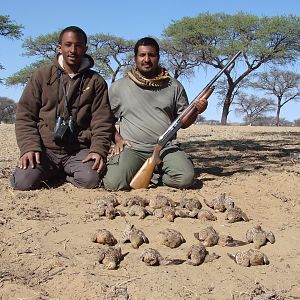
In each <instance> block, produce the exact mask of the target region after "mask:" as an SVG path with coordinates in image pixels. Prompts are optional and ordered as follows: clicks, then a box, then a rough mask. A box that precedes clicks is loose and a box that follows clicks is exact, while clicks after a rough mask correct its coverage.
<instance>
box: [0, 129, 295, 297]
mask: <svg viewBox="0 0 300 300" xmlns="http://www.w3.org/2000/svg"><path fill="white" fill-rule="evenodd" d="M0 138H1V141H2V145H1V149H0V184H1V187H0V193H1V195H0V265H1V268H0V299H2V300H6V299H43V300H50V299H52V300H53V299H162V298H164V299H172V300H175V299H235V300H245V299H253V300H258V299H260V300H263V299H264V300H266V299H277V300H279V299H300V290H299V287H300V279H299V278H300V258H299V257H300V256H299V254H300V250H299V236H300V235H299V233H300V232H299V227H300V225H299V224H300V222H299V215H300V209H299V207H300V205H299V204H300V158H297V155H293V153H300V128H273V127H270V128H269V127H268V128H266V127H239V126H228V127H223V126H199V125H198V126H192V127H191V128H189V129H186V130H180V131H179V140H180V141H181V142H182V145H183V147H184V149H185V150H186V152H187V153H188V154H189V155H191V156H192V158H193V161H194V163H195V168H196V173H197V180H196V182H195V185H194V187H193V188H192V189H189V190H177V189H172V188H167V187H158V188H151V189H147V190H134V191H131V192H116V193H110V192H107V191H105V190H104V189H95V190H83V189H77V188H75V187H73V186H72V185H70V184H62V185H59V184H57V185H56V186H55V187H53V186H47V185H45V187H44V188H42V189H41V190H38V191H28V192H20V191H14V190H12V189H11V187H10V184H9V175H10V174H11V172H12V171H13V169H14V167H15V165H16V161H17V158H18V153H19V152H18V149H17V145H16V141H15V136H14V127H13V126H12V125H0ZM221 193H226V195H228V196H230V197H231V198H232V199H233V201H234V203H235V205H236V206H238V207H240V208H241V209H242V210H243V211H244V212H245V213H246V215H247V216H248V218H249V221H248V222H245V221H239V222H234V223H229V222H227V220H226V219H225V216H226V211H225V212H220V211H215V210H213V209H212V208H210V207H208V206H207V205H206V204H205V202H204V199H206V200H207V201H208V202H209V201H211V200H212V199H213V198H215V197H218V196H219V195H220V194H221ZM112 196H113V197H114V198H115V199H117V201H118V202H119V203H121V204H119V205H117V206H116V208H117V209H118V210H121V211H122V212H124V214H125V217H124V216H122V214H117V215H116V216H115V217H114V218H108V217H107V216H105V215H101V214H100V213H99V203H100V202H101V200H103V199H107V197H112ZM158 196H159V197H161V196H166V197H168V198H170V199H171V200H172V202H175V203H178V204H180V202H181V201H182V199H183V198H193V199H198V200H199V201H200V203H201V205H202V208H201V209H205V210H208V211H210V212H212V213H213V214H214V215H215V216H216V217H217V220H203V219H198V218H194V217H193V218H192V217H185V218H183V217H180V216H176V217H175V218H174V219H173V222H172V221H170V219H168V218H165V217H157V216H155V215H151V214H148V213H147V214H145V216H144V217H143V218H140V217H139V215H134V214H133V215H129V214H128V211H129V207H128V205H127V204H128V202H129V200H130V199H131V200H132V199H133V198H136V199H140V198H139V197H142V198H143V199H144V200H145V199H147V200H149V201H151V200H152V201H153V200H155V199H157V197H158ZM127 200H128V201H127ZM147 200H146V203H147ZM170 207H171V206H170ZM172 209H173V207H172ZM175 209H176V207H175ZM201 209H200V210H201ZM126 221H127V222H130V224H133V225H134V226H135V227H136V228H138V229H139V230H142V231H143V233H144V234H145V236H146V237H147V238H148V240H149V243H143V244H141V245H140V246H139V247H138V248H136V249H135V248H133V247H132V245H131V243H122V244H121V251H122V255H123V257H122V259H121V260H120V262H118V267H117V268H116V269H115V270H110V269H107V268H105V265H104V264H100V263H99V253H100V250H99V249H100V248H101V249H102V247H104V245H101V244H99V243H95V242H93V241H92V240H91V236H93V234H95V232H97V230H100V229H107V230H109V231H110V232H111V233H112V234H113V236H114V237H115V238H116V239H117V240H120V238H121V236H122V233H123V232H124V229H125V227H126V224H127V223H126ZM256 225H261V227H262V228H263V229H264V230H266V231H271V232H272V233H273V234H274V236H275V243H274V244H272V243H266V244H265V245H263V246H262V247H261V248H260V249H259V250H260V251H261V252H263V253H264V254H265V255H266V256H267V257H268V260H269V264H268V265H258V266H251V267H243V266H241V265H238V264H236V263H235V262H234V261H233V260H232V259H230V258H229V256H228V254H227V253H229V254H232V255H235V254H236V253H237V252H238V251H244V250H248V249H250V248H253V243H250V244H242V245H240V246H237V247H227V246H221V245H220V244H216V245H214V246H213V247H207V250H208V252H209V253H215V254H216V255H218V256H220V257H219V258H218V259H215V260H212V261H210V262H207V263H201V264H199V265H197V266H194V265H191V264H188V263H186V261H185V260H187V254H188V251H189V249H190V247H191V246H192V245H193V244H195V245H197V244H199V240H197V239H196V238H195V237H194V233H196V232H199V231H200V230H202V229H204V228H206V227H208V226H213V228H214V229H215V230H216V232H218V234H220V235H230V236H232V237H233V238H234V239H236V240H240V241H246V232H247V230H249V229H250V228H253V227H254V226H256ZM167 228H169V229H173V230H176V231H179V232H180V233H181V234H182V236H183V237H184V239H185V242H184V243H182V244H181V245H180V246H178V247H176V248H169V247H167V246H165V245H163V244H161V243H159V239H158V238H157V237H158V234H159V232H161V231H163V230H165V229H167ZM116 246H117V245H116ZM116 246H115V247H116ZM147 248H153V249H156V250H157V251H159V253H160V255H161V256H162V257H163V258H164V259H168V260H173V261H177V260H178V261H181V262H182V261H183V262H182V263H179V264H176V263H174V264H159V265H158V266H148V265H146V264H145V263H144V262H142V260H141V258H140V256H141V254H142V253H143V251H144V250H145V249H147Z"/></svg>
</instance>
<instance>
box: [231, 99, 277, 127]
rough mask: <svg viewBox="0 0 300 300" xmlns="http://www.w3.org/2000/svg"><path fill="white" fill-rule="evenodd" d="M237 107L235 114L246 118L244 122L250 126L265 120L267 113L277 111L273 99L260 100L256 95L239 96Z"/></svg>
mask: <svg viewBox="0 0 300 300" xmlns="http://www.w3.org/2000/svg"><path fill="white" fill-rule="evenodd" d="M236 105H237V107H236V108H235V113H236V114H237V115H242V116H244V120H245V121H246V123H247V124H249V125H252V124H253V123H255V121H256V120H257V119H260V118H263V117H264V116H265V114H266V113H267V112H271V111H274V110H275V103H274V101H273V100H272V99H267V98H259V97H257V96H255V95H246V94H241V95H239V96H238V98H237V101H236Z"/></svg>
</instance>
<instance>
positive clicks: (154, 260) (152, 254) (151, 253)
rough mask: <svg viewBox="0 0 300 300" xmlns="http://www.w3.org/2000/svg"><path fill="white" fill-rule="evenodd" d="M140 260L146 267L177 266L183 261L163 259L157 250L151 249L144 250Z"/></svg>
mask: <svg viewBox="0 0 300 300" xmlns="http://www.w3.org/2000/svg"><path fill="white" fill-rule="evenodd" d="M140 259H141V261H142V262H144V263H145V264H146V265H147V266H159V265H173V264H174V265H178V264H181V263H183V262H184V260H181V259H168V258H164V257H162V256H161V254H160V253H159V252H158V251H157V250H155V249H153V248H146V249H145V250H144V251H143V252H142V254H141V255H140Z"/></svg>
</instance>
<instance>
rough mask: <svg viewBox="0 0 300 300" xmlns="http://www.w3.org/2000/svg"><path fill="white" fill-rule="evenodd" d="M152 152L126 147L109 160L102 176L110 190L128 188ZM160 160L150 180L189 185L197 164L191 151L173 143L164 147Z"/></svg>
mask: <svg viewBox="0 0 300 300" xmlns="http://www.w3.org/2000/svg"><path fill="white" fill-rule="evenodd" d="M151 155H152V153H151V152H142V151H137V150H133V149H130V148H128V147H125V148H124V150H123V151H122V152H121V153H120V154H119V155H116V156H113V157H111V158H110V159H109V161H108V162H107V171H106V174H105V175H104V178H103V184H104V187H105V188H106V189H107V190H110V191H118V190H129V189H130V185H129V184H130V181H131V179H132V178H133V177H134V175H135V174H136V173H137V171H138V170H139V169H140V168H141V166H142V165H143V163H144V162H145V161H146V159H147V158H149V157H150V156H151ZM160 158H161V161H162V162H161V163H160V164H159V165H158V166H157V167H156V169H155V171H154V173H153V177H152V180H151V182H152V183H153V184H155V185H166V186H170V187H175V188H187V187H190V186H191V185H192V184H193V182H194V177H195V172H194V165H193V163H192V161H191V159H190V158H189V157H188V155H187V154H186V153H185V152H184V151H182V150H181V149H180V148H179V147H178V146H177V145H171V146H169V147H166V148H164V149H163V150H162V151H161V155H160Z"/></svg>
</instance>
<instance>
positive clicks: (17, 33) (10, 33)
mask: <svg viewBox="0 0 300 300" xmlns="http://www.w3.org/2000/svg"><path fill="white" fill-rule="evenodd" d="M23 28H24V27H23V26H22V25H18V24H16V23H15V22H14V21H12V20H11V19H10V17H9V16H3V15H0V35H2V36H5V37H7V38H11V39H19V38H20V37H21V36H22V35H23V34H22V31H21V30H22V29H23Z"/></svg>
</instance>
